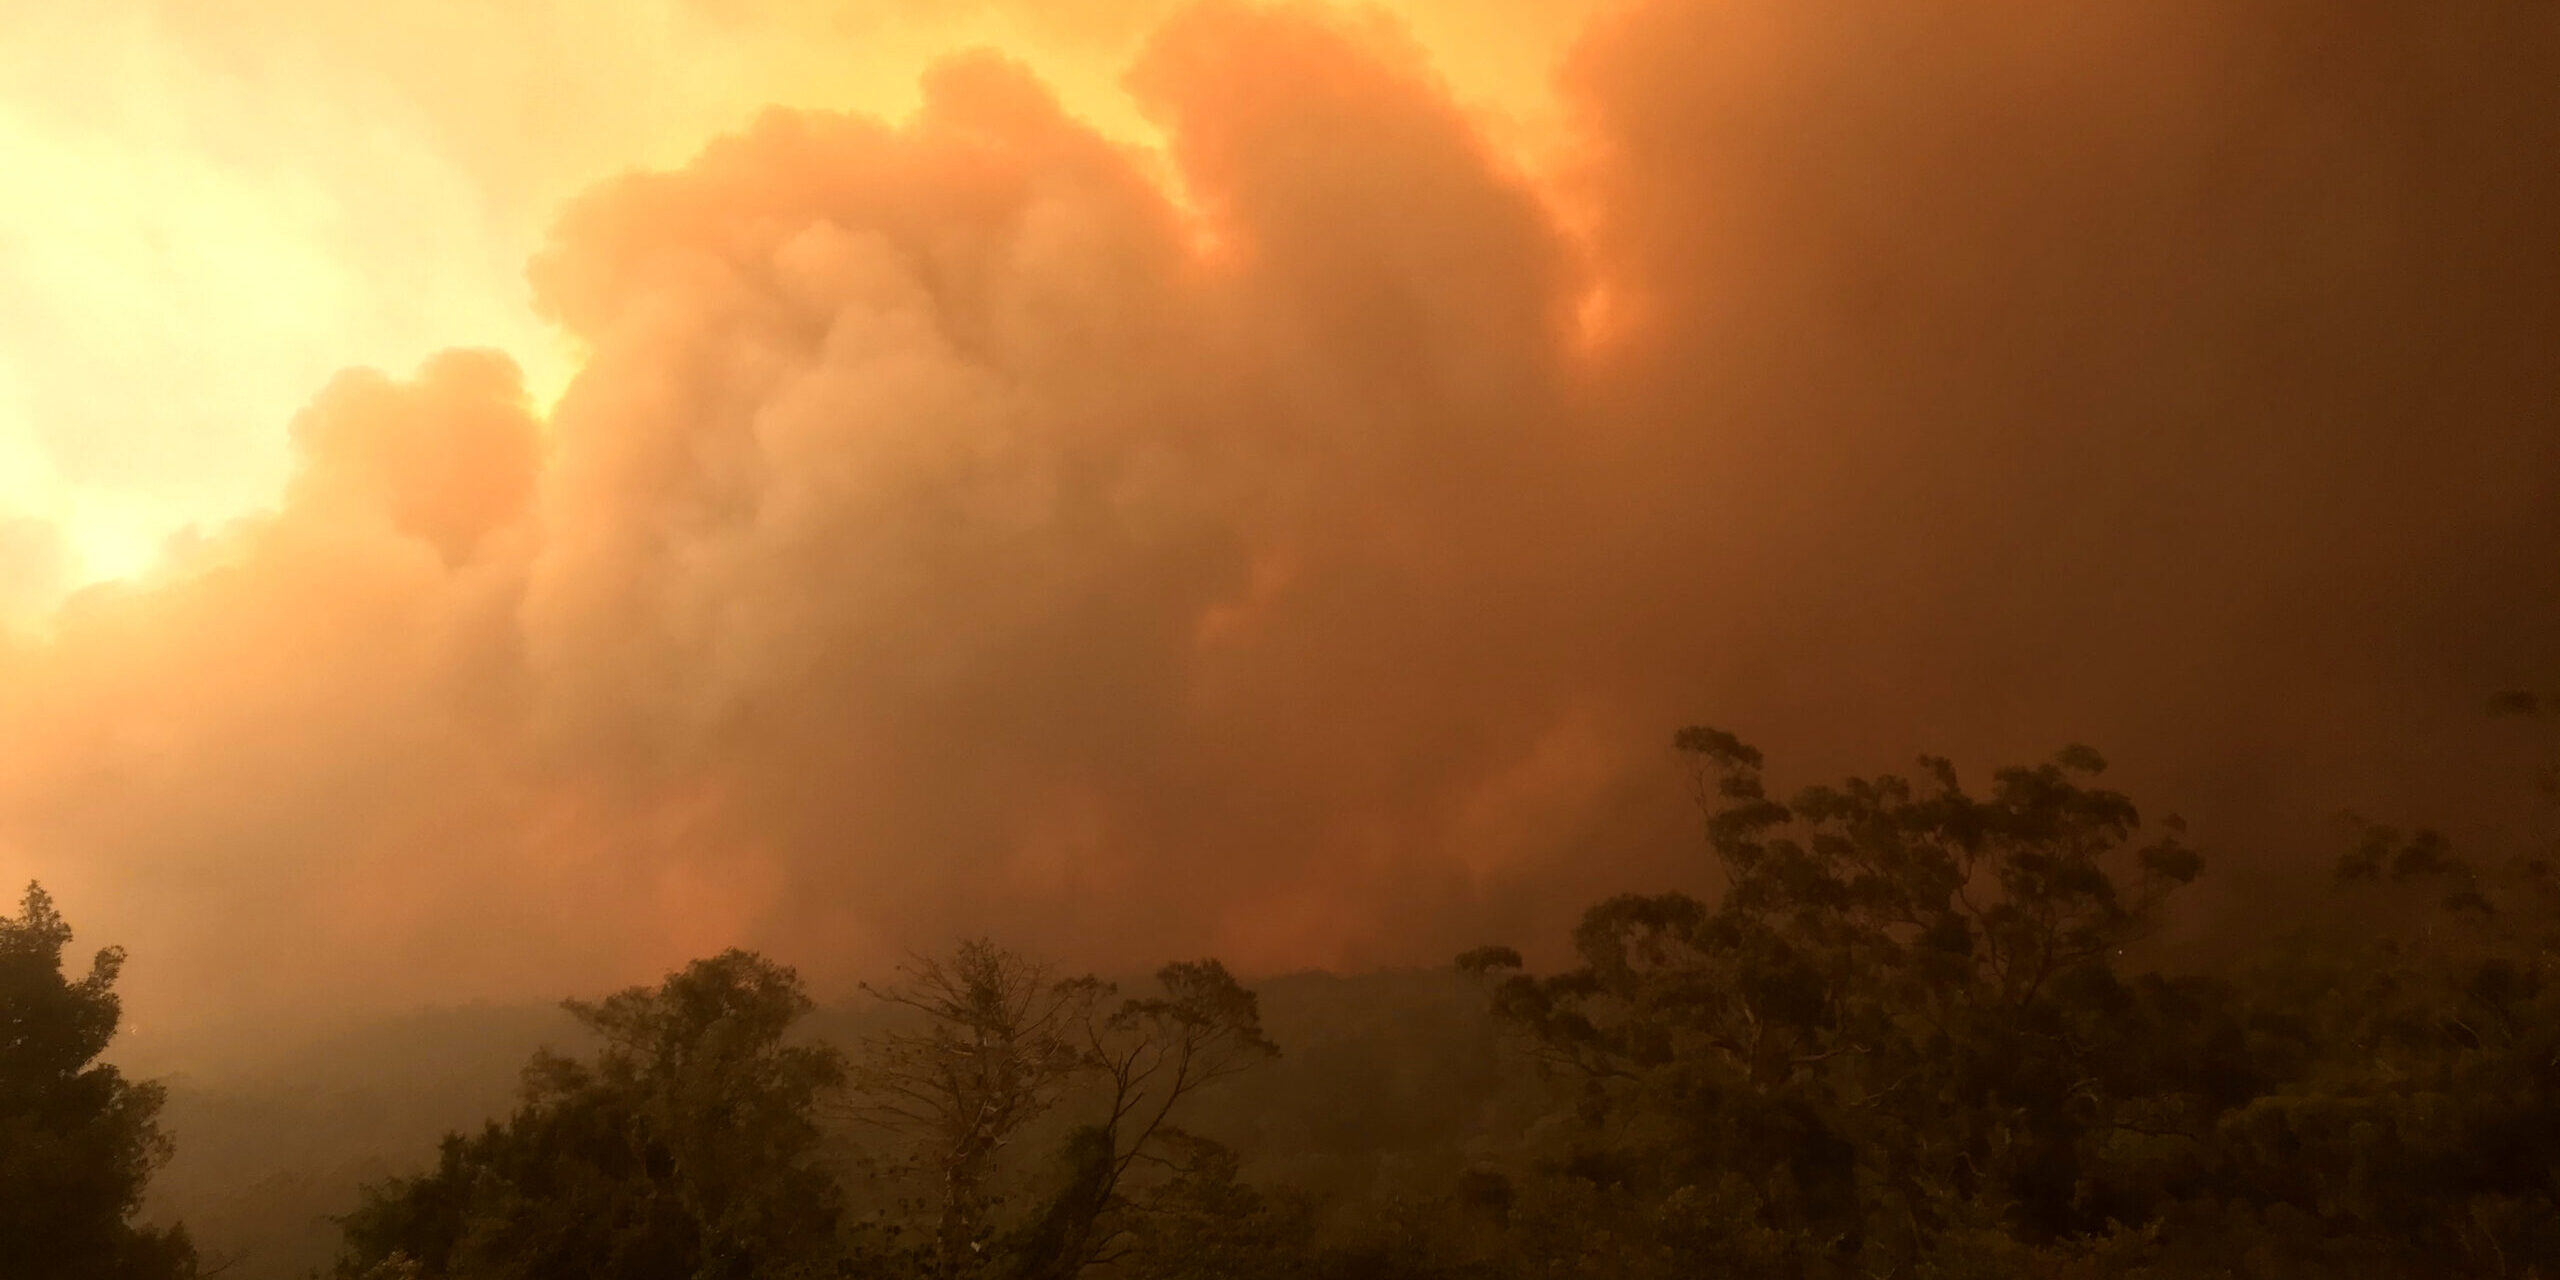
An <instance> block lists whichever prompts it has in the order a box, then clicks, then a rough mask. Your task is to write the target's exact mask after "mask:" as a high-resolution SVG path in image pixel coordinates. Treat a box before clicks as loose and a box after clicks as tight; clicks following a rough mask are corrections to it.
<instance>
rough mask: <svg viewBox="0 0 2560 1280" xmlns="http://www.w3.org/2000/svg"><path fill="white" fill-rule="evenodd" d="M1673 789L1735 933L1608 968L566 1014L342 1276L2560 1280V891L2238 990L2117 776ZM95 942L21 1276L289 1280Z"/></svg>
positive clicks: (2469, 914) (2182, 870)
mask: <svg viewBox="0 0 2560 1280" xmlns="http://www.w3.org/2000/svg"><path fill="white" fill-rule="evenodd" d="M2498 707H2499V709H2500V710H2502V711H2505V712H2510V713H2516V714H2525V715H2538V714H2541V713H2543V712H2545V711H2546V710H2547V708H2546V707H2545V706H2544V704H2543V702H2542V700H2540V699H2537V698H2534V697H2531V696H2529V695H2522V694H2517V695H2507V696H2505V697H2503V698H2501V699H2500V700H2499V703H2498ZM1676 747H1677V750H1678V752H1679V756H1680V759H1681V760H1682V761H1683V762H1684V763H1685V764H1686V765H1687V766H1688V767H1689V768H1690V769H1691V770H1692V772H1693V780H1694V782H1695V784H1696V788H1697V797H1698V801H1699V804H1700V807H1701V818H1702V821H1703V836H1704V844H1703V848H1702V850H1701V853H1700V856H1701V857H1703V858H1706V859H1708V860H1709V861H1710V862H1711V863H1712V864H1713V868H1714V870H1715V872H1716V873H1717V879H1718V880H1719V881H1720V888H1718V889H1716V890H1715V891H1713V892H1710V893H1707V894H1703V895H1696V896H1693V895H1690V894H1686V893H1677V892H1672V893H1630V894H1625V895H1622V896H1617V897H1613V898H1610V899H1608V900H1606V901H1603V902H1600V903H1597V904H1595V905H1593V906H1591V907H1590V908H1589V909H1588V910H1587V911H1586V912H1585V913H1584V915H1583V916H1582V919H1581V923H1580V925H1579V927H1578V928H1577V929H1575V931H1574V933H1573V936H1572V939H1571V957H1572V958H1571V962H1570V963H1569V964H1567V965H1564V966H1561V967H1555V968H1552V969H1546V970H1541V969H1539V968H1536V967H1532V966H1530V965H1528V964H1527V963H1525V962H1524V960H1523V956H1522V953H1521V952H1520V951H1519V950H1516V949H1514V948H1513V947H1511V946H1506V945H1491V946H1486V947H1483V948H1481V949H1478V950H1474V951H1471V952H1469V953H1468V954H1466V955H1464V956H1461V957H1458V958H1457V959H1456V961H1455V964H1454V966H1453V969H1452V971H1450V972H1445V973H1441V974H1407V975H1403V976H1401V977H1397V976H1394V975H1373V976H1370V977H1366V978H1357V979H1325V980H1321V981H1318V980H1312V979H1305V978H1301V979H1293V980H1284V981H1277V982H1273V983H1270V984H1264V985H1265V986H1266V987H1267V993H1268V994H1271V995H1272V996H1274V997H1275V1003H1274V1004H1273V1005H1272V1006H1270V1008H1269V1009H1268V1010H1266V1005H1265V1000H1264V996H1265V994H1266V991H1264V990H1257V988H1256V987H1255V986H1253V985H1248V984H1247V983H1245V982H1242V981H1240V980H1239V979H1238V978H1237V977H1236V976H1235V975H1234V974H1232V973H1230V972H1229V971H1228V969H1227V968H1226V967H1225V966H1224V965H1222V964H1221V963H1220V962H1218V961H1217V960H1214V959H1198V960H1177V961H1174V962H1172V963H1168V964H1166V965H1165V966H1164V967H1163V968H1162V969H1161V970H1159V971H1158V972H1157V973H1156V974H1154V975H1153V977H1152V978H1151V979H1149V980H1147V981H1144V982H1139V983H1113V982H1107V981H1104V980H1102V979H1100V978H1097V977H1094V976H1090V975H1085V974H1077V973H1071V972H1068V971H1066V970H1063V969H1061V968H1059V967H1058V966H1056V965H1053V964H1051V963H1049V962H1047V961H1044V960H1042V959H1039V958H1036V957H1032V956H1027V955H1024V954H1021V953H1019V952H1016V951H1012V950H1008V949H1006V948H1005V947H1004V946H1002V945H1000V944H999V943H997V942H993V941H986V940H977V941H968V942H963V943H960V944H958V945H956V946H954V947H952V948H951V949H949V950H947V951H946V952H943V953H940V954H936V955H927V956H918V957H915V958H914V959H913V960H912V961H911V962H910V963H909V964H908V965H906V966H905V967H903V968H902V969H900V970H899V971H898V972H897V973H895V974H892V975H884V977H883V979H882V980H881V981H879V982H878V983H876V984H868V985H866V986H865V987H864V988H863V990H862V992H861V995H860V998H859V999H858V1000H857V1001H856V1002H855V1006H853V1007H849V1008H848V1009H843V1010H836V1009H830V1010H821V1009H820V1007H819V1006H818V1005H817V1003H816V1002H815V1001H814V1000H813V999H812V997H811V996H810V994H809V993H808V991H807V990H806V988H805V986H804V984H803V983H802V981H801V979H800V978H799V977H798V975H797V974H796V973H795V972H794V970H793V969H791V968H790V967H788V966H787V965H785V964H782V963H780V962H778V961H776V960H774V959H771V958H768V957H765V956H762V955H758V954H754V953H750V952H745V951H738V950H732V951H728V952H725V953H723V954H719V955H716V956H712V957H709V958H706V959H702V960H698V961H695V962H694V963H692V964H689V965H687V966H686V967H684V968H683V969H682V970H681V971H679V972H676V973H673V974H670V975H668V976H667V977H666V978H665V980H664V981H663V982H661V983H660V984H658V985H656V986H654V987H645V986H644V987H634V988H631V989H629V990H625V991H621V992H617V993H613V994H610V995H606V996H603V997H602V998H597V999H572V1000H569V1001H567V1002H566V1006H565V1008H566V1011H567V1013H568V1014H569V1015H570V1017H571V1018H572V1019H573V1020H574V1022H575V1024H576V1029H577V1030H576V1032H575V1035H576V1036H577V1037H578V1038H577V1039H575V1040H574V1041H570V1040H565V1039H564V1040H561V1041H560V1042H561V1043H574V1045H575V1046H576V1048H575V1050H574V1051H564V1050H559V1049H553V1048H545V1049H541V1050H539V1051H537V1052H535V1053H533V1054H532V1055H531V1056H530V1059H529V1060H527V1061H524V1062H522V1064H521V1074H520V1080H519V1084H518V1087H517V1092H516V1095H515V1098H514V1101H513V1104H512V1108H511V1109H509V1110H506V1111H505V1112H504V1113H503V1114H500V1115H496V1116H494V1117H492V1118H489V1119H487V1120H486V1121H485V1123H481V1124H478V1125H476V1126H469V1127H464V1128H461V1129H457V1130H455V1131H453V1132H450V1133H449V1134H447V1135H446V1136H444V1137H443V1138H442V1140H441V1142H440V1143H437V1144H434V1146H433V1148H432V1149H417V1150H413V1151H411V1152H409V1153H408V1156H407V1158H406V1160H405V1163H404V1165H403V1167H400V1168H398V1169H396V1170H394V1171H391V1172H389V1173H387V1174H385V1175H384V1176H378V1177H375V1178H372V1179H370V1180H368V1181H366V1182H365V1184H364V1185H362V1186H361V1187H352V1186H351V1187H348V1188H343V1189H341V1194H340V1197H339V1199H340V1203H339V1204H338V1205H337V1207H336V1208H335V1209H334V1210H333V1211H331V1212H330V1213H329V1214H328V1218H327V1221H328V1225H329V1229H330V1231H331V1232H332V1234H333V1235H334V1237H335V1239H334V1241H333V1245H332V1247H333V1249H334V1256H333V1257H332V1258H331V1259H330V1260H329V1261H328V1262H327V1263H326V1264H325V1265H324V1266H321V1267H317V1268H314V1269H311V1270H307V1271H306V1272H305V1273H304V1274H307V1275H325V1276H327V1277H329V1280H448V1278H450V1280H502V1278H503V1280H538V1278H540V1280H549V1278H558V1280H585V1278H588V1277H593V1278H595V1280H764V1278H768V1277H770V1278H775V1280H786V1278H787V1280H800V1278H804V1277H806V1278H815V1277H871V1276H877V1277H932V1278H933V1280H962V1278H968V1280H998V1278H1004V1280H1034V1278H1044V1280H1068V1278H1070V1277H1102V1276H1113V1277H1131V1278H1133V1280H1139V1278H1145V1280H1175V1278H1177V1277H1198V1278H1202V1280H1209V1278H1213V1277H1214V1278H1233V1280H1246V1278H1249V1277H1284V1276H1308V1277H1329V1278H1335V1280H1354V1278H1364V1280H1365V1278H1376V1280H1391V1278H1394V1280H1408V1278H1409V1280H1426V1278H1445V1280H1460V1278H1467V1280H1477V1278H1481V1280H1508V1278H1510V1277H1521V1278H1522V1280H1526V1278H1528V1277H1657V1276H1658V1277H1666V1278H1667V1277H1675V1276H1680V1277H1687V1276H1733V1277H1754V1278H1757V1277H1769V1278H1772V1280H1776V1278H1781V1277H1783V1278H1790V1280H1792V1278H1798V1277H1802V1278H1806V1280H1813V1278H1828V1277H1842V1278H1846V1277H1852V1276H1857V1277H1865V1276H1909V1277H1950V1278H1952V1277H1995V1276H2051V1277H2144V1276H2150V1277H2178V1276H2248V1277H2269V1278H2273V1277H2297V1276H2298V1277H2310V1276H2340V1277H2377V1278H2380V1277H2417V1276H2478V1277H2493V1276H2494V1277H2524V1276H2537V1275H2539V1276H2550V1275H2555V1274H2560V961H2556V960H2555V946H2560V879H2555V878H2554V872H2553V867H2552V865H2551V863H2550V862H2549V861H2548V859H2547V856H2546V855H2547V853H2548V851H2547V850H2537V849H2534V848H2531V847H2520V848H2517V849H2512V850H2457V849H2455V848H2453V847H2452V846H2451V845H2450V843H2449V842H2448V841H2447V840H2446V839H2445V838H2444V837H2442V836H2439V835H2437V834H2434V833H2432V832H2428V831H2399V830H2394V829H2391V828H2387V827H2381V826H2368V827H2366V828H2365V829H2364V830H2363V831H2362V833H2361V834H2360V835H2359V836H2358V837H2357V838H2355V839H2353V840H2352V841H2350V842H2348V844H2347V845H2346V847H2344V848H2343V849H2341V850H2340V852H2339V855H2338V858H2337V862H2336V865H2335V868H2334V873H2333V874H2332V875H2331V876H2330V877H2329V879H2330V881H2331V883H2330V885H2329V887H2328V888H2327V889H2326V890H2324V892H2323V896H2322V898H2321V899H2320V900H2318V901H2316V902H2307V903H2302V904H2294V905H2293V906H2291V907H2289V908H2287V912H2286V914H2283V915H2281V916H2271V917H2270V918H2271V919H2279V920H2281V921H2282V922H2283V923H2281V924H2278V925H2275V926H2274V927H2270V928H2268V929H2266V930H2265V931H2264V933H2263V936H2262V937H2259V938H2257V939H2254V940H2252V941H2251V943H2250V944H2249V945H2247V946H2245V947H2242V948H2240V949H2239V950H2238V952H2237V953H2236V954H2235V956H2234V957H2233V958H2231V959H2228V960H2219V961H2216V962H2214V963H2211V964H2199V963H2194V962H2192V961H2182V957H2181V956H2180V955H2178V954H2176V953H2175V949H2174V948H2168V947H2165V946H2163V945H2162V944H2161V941H2160V937H2159V922H2160V921H2161V919H2162V918H2163V914H2164V912H2166V911H2168V910H2170V909H2172V906H2173V902H2174V899H2175V897H2176V895H2177V894H2178V892H2179V891H2180V890H2181V889H2182V888H2184V887H2186V886H2187V885H2189V884H2191V883H2192V882H2194V881H2195V880H2196V879H2197V878H2198V877H2199V876H2201V875H2208V874H2211V869H2212V864H2211V862H2210V860H2209V859H2208V858H2207V857H2205V856H2204V855H2203V854H2201V853H2200V852H2199V851H2198V844H2199V843H2209V842H2204V841H2199V840H2197V839H2196V838H2194V837H2191V835H2190V833H2188V832H2187V831H2186V829H2185V824H2183V823H2182V822H2180V821H2178V820H2177V819H2176V818H2174V817H2169V816H2165V815H2163V816H2160V817H2157V818H2155V819H2151V820H2146V819H2145V817H2144V815H2143V814H2142V813H2141V811H2140V810H2139V809H2138V808H2137V806H2136V804H2135V803H2134V801H2133V800H2132V799H2130V798H2129V797H2127V796H2125V795H2123V794H2119V793H2117V792H2115V791H2112V790H2109V789H2108V788H2107V787H2106V786H2105V785H2104V783H2103V780H2102V776H2101V775H2102V773H2103V770H2104V768H2105V763H2104V761H2103V760H2102V759H2101V758H2100V756H2099V755H2098V754H2097V753H2096V752H2094V751H2092V750H2090V749H2088V748H2086V747H2076V746H2075V747H2072V748H2069V749H2067V750H2064V751H2062V752H2061V753H2059V754H2057V755H2056V756H2054V757H2053V758H2052V759H2050V760H2048V761H2046V762H2044V763H2040V764H2033V765H2026V766H2018V767H2010V768H2004V769H2001V770H1998V771H1997V772H1996V773H1994V774H1993V775H1991V778H1990V780H1989V784H1988V786H1987V788H1982V787H1976V786H1969V785H1968V784H1967V783H1966V782H1965V781H1964V779H1963V778H1962V776H1961V775H1960V773H1959V771H1958V770H1957V768H1956V766H1955V765H1954V764H1952V763H1951V762H1948V761H1946V760H1942V759H1935V758H1924V759H1922V760H1920V761H1919V762H1918V767H1917V768H1916V769H1915V770H1913V771H1911V772H1910V773H1909V774H1908V775H1907V776H1905V775H1895V774H1886V775H1878V776H1871V777H1858V778H1850V779H1846V780H1844V781H1841V782H1838V783H1836V784H1832V785H1826V786H1814V787H1809V788H1805V789H1802V790H1798V791H1795V792H1792V793H1790V794H1784V795H1781V794H1777V793H1775V792H1773V789H1772V787H1771V785H1770V784H1769V782H1768V781H1767V779H1766V777H1765V765H1764V761H1763V759H1762V756H1761V754H1760V753H1759V752H1758V751H1757V750H1755V749H1754V748H1752V747H1751V746H1749V745H1747V744H1746V743H1744V742H1742V741H1741V740H1740V739H1738V738H1736V737H1735V736H1733V735H1731V734H1729V733H1725V732H1722V731H1718V730H1714V729H1707V728H1691V729H1687V730H1684V731H1682V732H1681V733H1680V734H1679V735H1678V737H1677V740H1676ZM71 937H72V932H71V928H70V926H69V925H68V924H67V923H66V922H65V921H64V920H63V918H62V916H61V915H60V913H59V912H58V911H57V910H56V908H55V907H54V906H53V903H52V900H51V899H50V898H49V897H48V896H47V895H46V894H45V892H44V891H43V890H42V889H41V888H40V887H30V888H29V889H28V891H27V894H26V897H25V899H24V902H23V905H22V907H21V911H20V914H19V915H18V916H17V917H15V918H14V919H6V920H0V1012H5V1016H6V1026H7V1028H8V1038H7V1039H6V1040H5V1041H0V1275H6V1276H9V1277H12V1278H13V1280H15V1278H18V1277H24V1278H25V1280H91V1278H95V1280H109V1278H114V1280H124V1278H127V1277H130V1278H133V1280H145V1278H148V1280H177V1278H184V1277H211V1276H216V1275H223V1274H226V1273H233V1274H242V1275H247V1274H263V1272H260V1271H259V1270H258V1268H260V1267H268V1268H272V1267H273V1266H274V1265H275V1260H274V1259H265V1260H260V1259H257V1258H254V1257H250V1256H244V1255H236V1254H235V1255H231V1256H224V1255H222V1253H221V1252H220V1251H219V1250H216V1249H212V1248H207V1247H200V1246H199V1245H198V1243H197V1242H196V1241H195V1240H194V1239H193V1238H192V1237H191V1235H190V1233H189V1229H188V1228H187V1227H186V1226H185V1225H183V1224H177V1223H160V1222H156V1221H153V1220H152V1218H153V1215H150V1214H146V1213H144V1212H143V1208H144V1205H145V1200H146V1190H147V1184H148V1183H149V1181H150V1179H151V1178H152V1177H153V1175H154V1173H155V1171H156V1170H157V1169H159V1168H160V1167H161V1166H162V1165H164V1164H165V1163H167V1162H168V1160H169V1159H170V1157H171V1155H172V1152H173V1150H174V1149H175V1144H179V1143H184V1142H186V1141H187V1138H188V1135H187V1134H186V1133H185V1132H183V1131H181V1130H179V1129H176V1128H175V1127H173V1126H172V1125H170V1124H169V1123H167V1122H166V1121H165V1119H164V1117H163V1116H162V1115H161V1111H162V1108H163V1106H164V1103H165V1102H166V1099H167V1093H166V1090H165V1088H164V1087H163V1086H161V1085H159V1084H154V1083H147V1082H140V1081H135V1080H129V1079H127V1078H125V1076H124V1075H123V1074H122V1073H121V1072H120V1071H119V1069H118V1068H117V1067H115V1066H113V1065H109V1064H108V1063H106V1062H104V1061H102V1059H101V1055H102V1054H103V1053H105V1052H106V1050H107V1048H108V1045H109V1042H110V1041H111V1040H112V1039H113V1037H114V1033H115V1029H116V1025H117V1021H118V1016H119V1008H118V1003H117V997H116V994H115V990H114V986H115V983H116V980H117V976H118V972H119V969H120V966H121V965H122V962H123V954H122V952H120V951H118V950H115V949H108V950H105V951H102V952H100V953H98V954H97V955H96V957H95V959H94V961H93V962H92V963H91V965H90V966H89V968H88V969H87V970H86V972H85V973H79V972H77V970H76V969H72V970H66V969H65V967H64V966H65V964H66V963H67V959H68V957H67V948H68V945H69V942H70V939H71ZM1267 1014H1268V1015H1269V1016H1266V1015H1267ZM1293 1028H1294V1029H1299V1030H1301V1031H1303V1033H1304V1034H1306V1035H1307V1036H1308V1037H1309V1038H1310V1040H1311V1043H1305V1044H1296V1045H1293V1044H1291V1043H1289V1041H1288V1034H1289V1033H1290V1030H1291V1029H1293ZM553 1038H557V1036H556V1032H555V1033H553Z"/></svg>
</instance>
